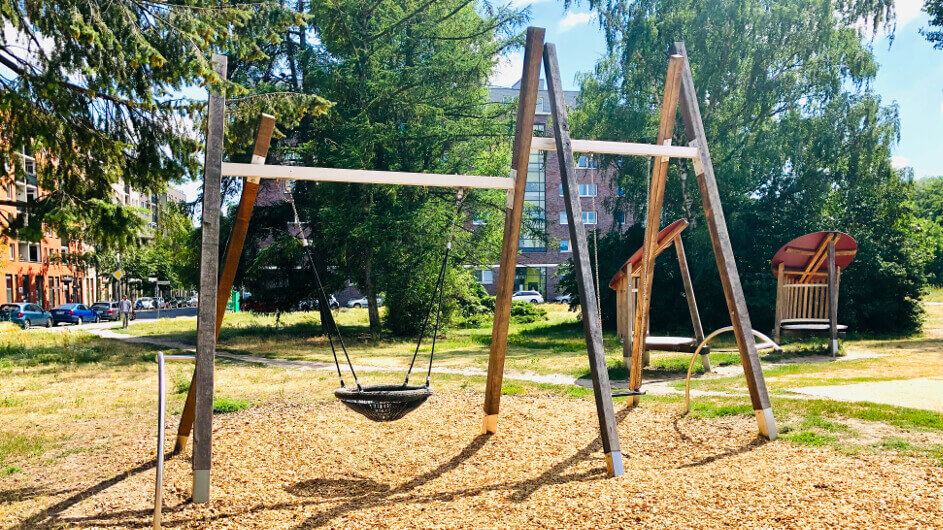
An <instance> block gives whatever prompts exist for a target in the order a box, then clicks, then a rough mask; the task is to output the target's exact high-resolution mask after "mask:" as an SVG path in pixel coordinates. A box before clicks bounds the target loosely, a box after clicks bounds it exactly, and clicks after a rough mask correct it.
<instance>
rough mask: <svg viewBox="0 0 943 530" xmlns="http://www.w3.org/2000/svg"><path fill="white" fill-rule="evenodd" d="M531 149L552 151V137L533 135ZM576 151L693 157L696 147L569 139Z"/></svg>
mask: <svg viewBox="0 0 943 530" xmlns="http://www.w3.org/2000/svg"><path fill="white" fill-rule="evenodd" d="M532 142H533V143H532V144H531V149H536V150H538V151H554V150H556V148H557V147H556V145H554V140H553V138H543V137H535V138H534V139H533V140H532ZM571 143H572V145H573V151H574V152H576V153H593V154H600V155H626V156H667V157H671V158H695V157H697V148H695V147H687V146H683V145H657V144H640V143H634V142H609V141H604V140H571Z"/></svg>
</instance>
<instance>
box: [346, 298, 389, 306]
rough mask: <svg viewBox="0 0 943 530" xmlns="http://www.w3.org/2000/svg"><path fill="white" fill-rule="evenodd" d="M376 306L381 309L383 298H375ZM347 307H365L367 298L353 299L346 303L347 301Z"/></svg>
mask: <svg viewBox="0 0 943 530" xmlns="http://www.w3.org/2000/svg"><path fill="white" fill-rule="evenodd" d="M377 306H378V307H382V306H383V297H382V296H378V297H377ZM347 307H367V297H366V296H364V297H363V298H355V299H353V300H348V301H347Z"/></svg>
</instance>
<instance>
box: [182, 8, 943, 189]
mask: <svg viewBox="0 0 943 530" xmlns="http://www.w3.org/2000/svg"><path fill="white" fill-rule="evenodd" d="M511 2H512V4H513V5H514V6H517V7H529V8H530V11H531V20H530V22H529V24H530V25H532V26H539V27H543V28H546V30H547V31H546V35H545V39H546V41H547V42H553V43H554V44H556V46H557V58H558V60H559V61H560V74H561V76H562V81H563V88H564V89H567V90H576V89H578V88H579V86H578V85H577V84H576V76H577V74H578V73H588V72H592V69H593V66H594V65H595V64H596V62H597V61H598V60H599V59H600V58H601V57H602V56H603V54H604V53H605V51H606V44H605V40H604V38H603V34H602V30H600V29H599V25H598V23H597V20H596V17H595V15H593V14H592V13H590V12H589V10H588V9H586V8H585V7H579V6H577V7H575V8H573V9H570V10H569V11H568V12H564V10H563V3H562V1H560V0H511ZM895 4H896V12H897V27H896V30H895V33H894V39H893V42H891V40H890V39H889V38H888V36H887V35H884V34H879V35H878V36H877V37H876V38H875V40H874V44H873V48H874V52H875V57H876V59H877V62H878V64H879V65H880V67H879V69H878V75H877V78H876V79H875V80H874V82H873V84H872V86H871V88H872V89H873V90H874V91H875V92H876V93H878V94H880V95H881V100H882V103H883V104H884V105H890V104H896V105H897V106H898V108H899V112H900V121H901V127H900V142H899V144H897V145H895V146H894V153H893V154H894V157H893V159H892V161H893V163H894V166H895V167H898V168H900V167H910V168H912V169H913V171H914V174H915V175H916V177H917V178H923V177H928V176H937V175H943V134H941V132H940V125H941V124H943V50H934V49H933V47H932V46H931V45H930V43H929V42H927V40H926V39H925V38H924V37H923V36H922V35H920V33H919V30H920V28H926V27H927V21H928V19H929V17H928V16H927V14H926V13H923V12H922V11H921V10H920V8H921V6H922V5H923V0H896V2H895ZM522 63H523V54H522V52H521V51H515V52H512V53H511V54H510V55H509V56H508V57H506V58H505V59H504V60H503V61H501V63H500V64H499V65H498V67H497V69H496V70H495V72H494V75H493V76H492V78H491V83H492V84H495V85H499V86H510V85H512V84H513V83H514V82H516V81H517V80H518V79H519V78H520V76H521V67H522ZM198 187H199V184H198V183H196V182H191V183H187V184H185V185H183V186H181V189H182V190H183V191H184V192H185V193H186V195H187V199H188V200H193V199H195V198H196V196H197V191H198Z"/></svg>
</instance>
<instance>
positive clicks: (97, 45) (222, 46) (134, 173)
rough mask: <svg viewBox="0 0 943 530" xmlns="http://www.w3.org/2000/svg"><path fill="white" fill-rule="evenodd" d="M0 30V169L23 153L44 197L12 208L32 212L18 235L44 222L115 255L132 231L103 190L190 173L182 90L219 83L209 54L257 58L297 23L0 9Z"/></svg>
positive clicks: (105, 7)
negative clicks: (33, 161)
mask: <svg viewBox="0 0 943 530" xmlns="http://www.w3.org/2000/svg"><path fill="white" fill-rule="evenodd" d="M0 23H2V24H3V27H4V31H3V35H2V36H0V115H2V116H3V120H2V121H3V125H2V127H0V163H2V164H4V165H5V167H14V166H18V165H19V164H16V162H17V160H18V159H17V156H18V155H17V154H16V152H17V151H21V150H26V151H27V152H32V153H34V154H35V155H36V156H37V158H38V162H39V163H38V168H37V169H38V178H39V184H40V186H41V187H43V188H44V189H46V190H47V191H49V192H50V193H49V195H48V196H45V197H42V198H40V199H39V200H38V201H37V202H36V204H24V205H18V206H23V207H28V208H30V210H31V211H32V214H31V216H30V222H31V227H30V228H31V230H32V231H31V232H27V233H26V234H25V235H26V236H27V237H36V236H37V235H39V234H41V233H42V229H41V227H40V226H41V223H45V224H46V226H47V227H49V228H51V229H52V230H53V231H56V232H58V233H59V234H62V235H63V236H67V237H68V236H81V238H82V239H84V240H86V241H91V242H93V243H95V244H96V245H98V246H103V245H116V246H120V247H124V246H128V245H131V244H133V243H134V241H135V238H136V236H137V232H138V229H139V228H140V223H138V222H136V218H135V214H134V213H133V212H132V211H130V209H129V207H127V206H125V205H122V204H117V203H116V201H114V199H113V196H112V189H111V185H112V184H115V183H118V182H119V181H121V182H123V183H125V184H127V185H130V186H131V187H133V188H134V189H137V190H140V191H155V192H156V191H162V190H163V189H164V188H165V186H166V185H167V184H168V183H171V182H177V181H182V180H184V179H186V178H187V177H192V176H196V175H197V174H198V173H199V171H198V170H199V164H200V149H201V146H200V144H199V141H198V140H199V139H198V137H197V135H195V134H194V133H193V132H192V130H191V129H192V127H191V126H192V122H193V120H194V119H197V123H199V120H200V112H201V109H202V103H200V102H198V101H195V100H194V99H193V98H191V97H189V96H187V95H185V94H188V93H189V92H187V91H186V90H185V89H187V88H190V87H195V86H198V85H206V84H209V85H218V84H219V83H220V79H219V78H218V77H216V76H215V74H213V71H212V67H211V64H210V54H211V52H214V51H219V52H223V53H227V54H229V55H231V56H232V57H233V58H234V59H235V60H241V61H255V60H262V59H265V58H266V56H265V54H264V53H263V52H262V50H261V48H260V46H259V43H260V42H264V43H268V42H278V41H279V40H280V39H281V35H282V33H283V32H284V31H285V30H286V29H287V28H288V27H293V26H299V25H303V23H304V17H303V16H302V15H300V14H299V13H296V12H294V11H291V10H290V9H286V8H283V7H281V6H280V4H279V3H276V2H274V1H272V2H268V1H263V2H252V3H230V4H226V3H223V4H220V3H218V2H210V1H204V0H187V1H178V0H170V1H166V2H165V1H162V0H161V1H159V0H143V1H141V0H108V1H101V0H92V1H88V0H30V1H26V2H22V1H19V0H0ZM227 87H228V90H229V93H230V95H238V94H239V93H240V92H241V90H240V87H239V86H238V85H235V84H227ZM307 103H310V104H312V105H314V106H320V108H321V110H323V106H324V102H323V101H311V100H309V101H307ZM260 104H262V101H259V100H257V101H255V102H253V103H252V104H251V105H246V106H247V107H250V108H251V107H253V105H254V106H258V105H260ZM13 228H14V229H17V228H23V227H22V226H14V227H13Z"/></svg>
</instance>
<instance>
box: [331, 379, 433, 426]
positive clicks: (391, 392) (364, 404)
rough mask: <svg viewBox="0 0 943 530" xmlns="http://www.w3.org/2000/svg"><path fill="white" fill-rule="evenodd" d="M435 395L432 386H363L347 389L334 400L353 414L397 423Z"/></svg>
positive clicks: (337, 392) (339, 391)
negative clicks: (338, 401) (345, 406)
mask: <svg viewBox="0 0 943 530" xmlns="http://www.w3.org/2000/svg"><path fill="white" fill-rule="evenodd" d="M431 395H432V389H431V388H429V387H428V386H413V385H363V386H360V387H357V386H343V387H341V388H338V389H337V390H335V391H334V397H336V398H337V399H338V400H340V401H341V402H342V403H343V404H344V405H347V408H349V409H350V410H352V411H354V412H356V413H358V414H362V415H364V416H366V417H367V418H369V419H371V420H373V421H396V420H398V419H400V418H402V417H403V416H405V415H407V414H409V413H410V412H412V411H414V410H416V409H417V408H419V406H420V405H422V404H423V403H425V401H426V400H427V399H429V396H431Z"/></svg>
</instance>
